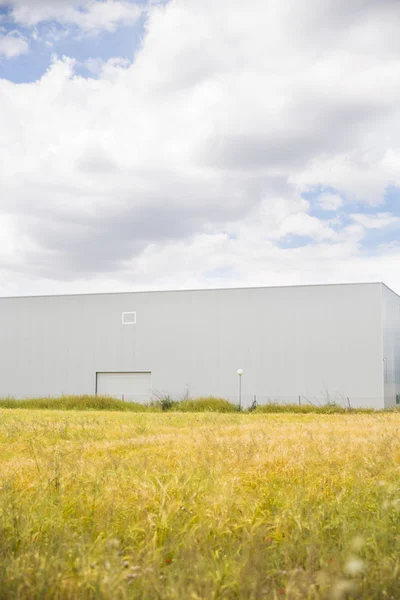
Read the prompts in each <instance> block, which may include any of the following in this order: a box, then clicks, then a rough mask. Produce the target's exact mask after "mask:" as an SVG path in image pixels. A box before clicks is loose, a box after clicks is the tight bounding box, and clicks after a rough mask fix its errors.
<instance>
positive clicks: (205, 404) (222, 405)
mask: <svg viewBox="0 0 400 600" xmlns="http://www.w3.org/2000/svg"><path fill="white" fill-rule="evenodd" d="M172 410H174V411H179V412H220V413H227V412H238V408H237V406H235V405H234V404H232V403H231V402H228V400H225V399H224V398H214V396H209V397H207V398H195V399H190V400H181V401H180V402H176V403H175V404H174V406H173V407H172Z"/></svg>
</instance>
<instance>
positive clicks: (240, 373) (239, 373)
mask: <svg viewBox="0 0 400 600" xmlns="http://www.w3.org/2000/svg"><path fill="white" fill-rule="evenodd" d="M237 374H238V375H239V377H241V376H242V375H243V369H238V370H237Z"/></svg>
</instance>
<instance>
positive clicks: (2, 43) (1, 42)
mask: <svg viewBox="0 0 400 600" xmlns="http://www.w3.org/2000/svg"><path fill="white" fill-rule="evenodd" d="M28 51H29V43H28V41H27V40H26V38H25V37H23V36H22V35H20V34H19V32H18V31H10V32H8V33H5V32H4V30H3V31H2V29H1V28H0V58H1V57H3V58H16V57H17V56H20V55H21V54H26V53H27V52H28Z"/></svg>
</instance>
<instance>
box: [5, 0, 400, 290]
mask: <svg viewBox="0 0 400 600" xmlns="http://www.w3.org/2000/svg"><path fill="white" fill-rule="evenodd" d="M32 2H33V4H32V5H31V6H32V11H31V13H30V14H29V15H28V12H24V11H23V10H22V8H23V6H25V7H26V5H27V4H26V2H25V4H24V3H23V2H22V0H21V2H19V1H18V4H17V3H15V11H16V12H15V15H16V18H17V17H18V18H19V19H20V21H21V22H25V23H26V24H29V23H30V24H32V25H33V24H34V23H35V22H38V20H42V19H47V18H55V17H54V14H55V13H52V12H51V11H56V10H57V11H58V12H57V14H58V17H57V18H59V19H61V20H62V19H65V22H66V20H67V18H71V17H68V15H71V14H75V12H74V11H78V4H79V3H78V2H73V1H70V2H67V1H64V2H61V1H58V2H56V1H52V2H51V3H50V2H48V3H45V2H39V0H32ZM95 4H96V3H92V4H90V5H89V4H88V3H87V4H86V5H85V6H86V8H85V7H84V10H83V13H84V14H86V13H88V14H89V12H90V14H92V12H91V11H92V9H93V10H94V7H95ZM103 4H104V7H103V8H104V10H108V9H107V6H108V7H109V6H111V4H113V5H116V4H120V5H121V6H122V5H123V4H129V3H121V2H119V3H115V2H114V3H110V2H105V3H103ZM81 5H82V3H81ZM131 6H133V4H132V5H131ZM100 8H101V7H100ZM103 8H101V9H102V10H103ZM114 8H115V7H114ZM18 10H19V12H18ZM96 10H97V9H96ZM71 11H72V12H71ZM78 12H79V11H78ZM79 14H80V15H82V13H79ZM93 14H94V13H93ZM96 14H98V15H99V14H100V13H96ZM101 14H103V13H101ZM113 14H114V17H113V18H112V19H111V21H110V20H109V18H108V17H107V18H104V20H103V17H102V16H101V15H100V16H97V17H94V16H93V15H92V16H93V20H92V21H91V23H92V24H93V27H92V25H89V24H88V21H81V23H82V22H85V23H86V24H85V25H84V27H85V28H86V30H88V31H94V30H96V28H98V27H105V25H104V24H105V23H106V22H109V23H116V22H120V20H121V19H120V17H118V19H117V17H116V16H115V15H117V14H118V15H121V14H122V13H117V12H116V13H113ZM18 15H19V16H18ZM24 15H25V16H24ZM51 15H53V16H51ZM74 18H75V17H74ZM90 18H91V19H92V17H90ZM121 18H122V17H121ZM24 19H25V21H24ZM29 19H30V21H29ZM72 22H75V21H72ZM76 22H78V21H76ZM376 24H379V27H378V26H377V25H376ZM110 26H111V25H110ZM399 26H400V5H399V4H398V3H397V2H392V1H389V0H355V1H354V2H352V3H349V2H347V1H345V0H318V1H317V0H308V2H305V3H303V2H299V1H298V0H296V1H295V0H281V1H280V2H273V1H268V0H249V2H248V3H247V4H246V9H244V7H243V3H242V2H241V1H239V0H220V1H219V2H215V1H214V0H213V1H211V0H203V1H202V2H199V1H198V0H173V1H171V2H170V3H169V4H166V5H159V6H156V5H155V6H152V7H151V8H150V9H149V13H148V20H147V23H146V33H145V36H144V39H143V44H142V47H141V50H140V52H139V53H138V54H137V55H136V58H135V61H134V62H133V64H128V63H127V62H126V61H125V62H124V61H121V59H115V60H113V61H109V62H107V63H102V62H100V61H92V62H90V63H87V66H88V67H89V68H91V69H92V70H94V71H95V72H96V73H97V75H98V78H97V79H96V80H94V79H85V78H83V77H78V76H76V74H75V72H74V69H75V64H76V63H75V61H74V60H72V59H68V58H63V59H54V62H53V63H52V65H51V66H50V67H49V70H48V71H47V73H46V74H45V75H44V76H43V78H42V79H41V80H40V81H38V82H36V83H35V84H29V85H27V84H25V85H14V84H12V83H10V82H7V81H4V80H3V81H0V103H1V107H2V110H1V112H0V188H1V189H2V190H7V193H6V194H3V195H2V196H1V198H0V213H1V214H2V216H4V220H2V221H1V222H2V223H3V226H2V227H3V233H4V237H3V238H1V237H0V239H2V241H1V242H0V284H1V285H2V290H3V292H2V293H15V292H19V291H28V292H30V291H32V292H36V293H40V292H43V291H57V292H63V291H82V290H93V291H95V290H97V291H100V290H104V289H105V288H106V289H135V288H137V287H142V288H143V287H145V288H149V287H152V288H154V287H186V286H189V287H193V286H194V287H197V286H199V285H200V286H203V285H221V284H224V285H226V284H227V283H228V284H231V285H239V284H245V285H253V284H254V285H260V284H283V283H285V284H287V283H315V282H323V281H328V282H332V281H338V280H344V281H349V280H356V281H360V280H368V279H373V280H376V279H385V280H386V281H387V283H388V284H390V285H392V286H393V287H396V286H397V289H400V279H399V275H398V273H399V272H400V271H399V266H400V247H399V246H397V245H392V246H391V247H387V248H385V249H382V251H380V252H379V259H378V258H374V257H371V253H370V252H369V253H368V255H366V254H364V253H363V251H362V243H363V238H364V236H365V235H366V228H367V225H366V223H367V221H365V220H364V221H363V220H362V218H361V220H360V219H359V218H358V217H357V215H354V216H353V222H352V223H351V224H350V225H346V226H342V227H341V226H340V221H338V220H336V221H334V220H333V219H332V220H331V219H329V220H327V219H318V218H316V217H313V216H311V215H310V214H309V213H310V210H311V207H310V204H309V203H308V202H307V201H306V200H304V199H303V198H302V197H301V194H302V193H303V192H304V191H307V190H309V189H310V188H313V189H315V188H317V187H321V188H325V189H327V188H328V189H335V190H338V192H337V195H333V194H331V195H324V196H321V197H320V206H321V207H322V208H324V209H325V210H331V211H334V210H338V211H339V210H340V208H341V203H342V201H343V202H349V201H352V200H354V199H356V200H358V201H360V202H364V203H365V204H366V205H371V206H378V207H379V206H380V205H381V206H383V203H384V192H385V189H386V187H387V186H388V185H396V184H399V183H400V169H399V166H400V142H399V140H400V135H399V134H400V127H399V125H400V108H399V107H400V52H399V51H400V40H399V36H398V34H397V32H398V28H399ZM378 210H380V212H381V213H382V214H384V213H385V209H384V208H382V209H378ZM358 214H359V215H361V217H362V216H363V215H362V210H359V211H358ZM333 216H335V215H333ZM393 216H395V215H393ZM385 218H386V217H385ZM385 218H384V217H382V216H381V217H380V219H381V220H380V221H379V222H380V223H381V224H382V223H383V222H384V221H385ZM387 218H389V217H387ZM382 226H383V225H382ZM296 235H301V236H306V237H309V238H311V239H312V240H314V243H313V244H311V245H308V246H304V247H302V248H285V249H282V248H281V247H280V242H281V241H282V240H283V239H285V238H287V237H288V236H296ZM377 254H378V253H377ZM224 270H225V271H227V272H228V271H231V272H232V273H233V275H232V276H231V277H230V278H229V279H228V280H226V279H224V278H222V277H220V276H219V275H218V273H221V272H223V271H224ZM213 273H214V274H213ZM215 274H217V275H215Z"/></svg>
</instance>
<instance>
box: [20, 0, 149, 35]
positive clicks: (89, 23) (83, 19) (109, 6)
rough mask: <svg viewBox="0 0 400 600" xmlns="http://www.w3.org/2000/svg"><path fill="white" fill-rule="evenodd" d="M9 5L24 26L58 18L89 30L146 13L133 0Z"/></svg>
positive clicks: (28, 0) (31, 0) (36, 0)
mask: <svg viewBox="0 0 400 600" xmlns="http://www.w3.org/2000/svg"><path fill="white" fill-rule="evenodd" d="M9 4H10V6H11V7H12V16H13V19H14V21H15V22H16V23H18V24H19V25H22V26H24V27H33V26H35V25H38V24H39V23H43V22H46V21H57V22H59V23H63V24H66V25H76V26H77V27H79V28H80V29H82V30H83V31H86V32H89V33H98V32H99V31H115V29H116V28H117V27H118V26H119V25H132V24H133V23H135V22H136V21H137V20H138V18H139V17H140V15H141V14H142V8H141V7H140V6H139V5H138V4H136V3H134V2H130V1H129V0H11V2H9Z"/></svg>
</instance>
